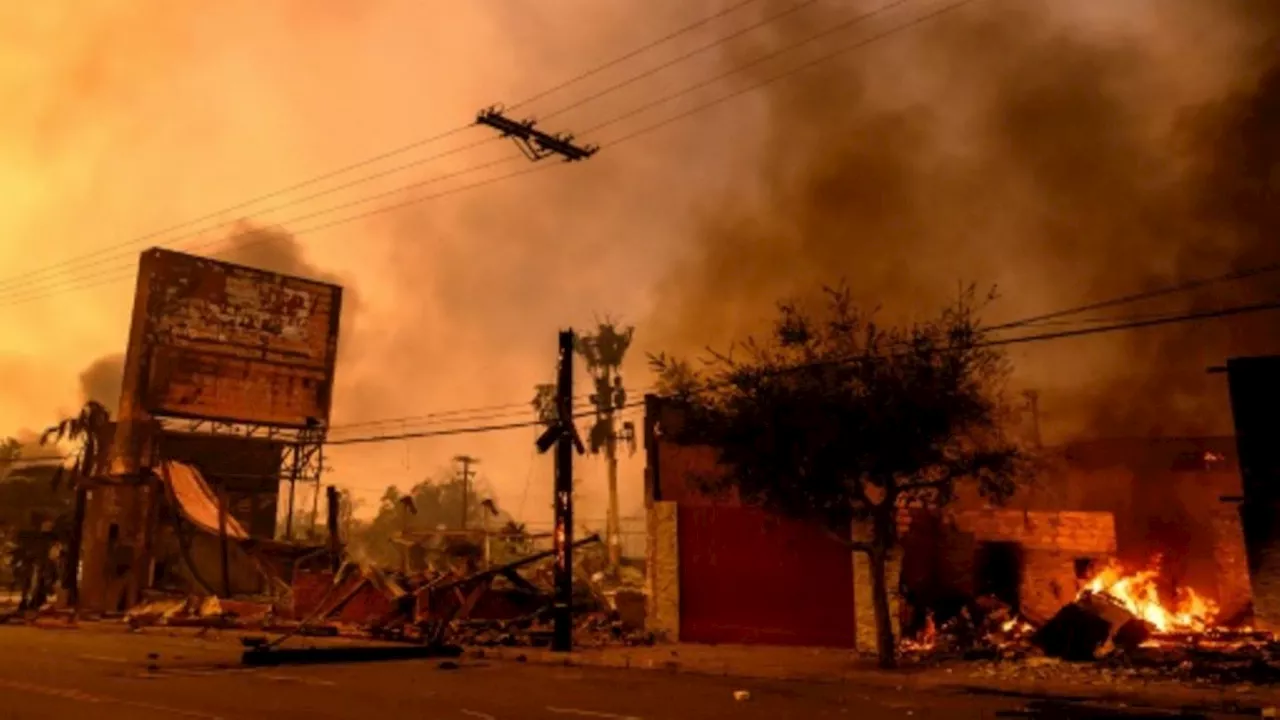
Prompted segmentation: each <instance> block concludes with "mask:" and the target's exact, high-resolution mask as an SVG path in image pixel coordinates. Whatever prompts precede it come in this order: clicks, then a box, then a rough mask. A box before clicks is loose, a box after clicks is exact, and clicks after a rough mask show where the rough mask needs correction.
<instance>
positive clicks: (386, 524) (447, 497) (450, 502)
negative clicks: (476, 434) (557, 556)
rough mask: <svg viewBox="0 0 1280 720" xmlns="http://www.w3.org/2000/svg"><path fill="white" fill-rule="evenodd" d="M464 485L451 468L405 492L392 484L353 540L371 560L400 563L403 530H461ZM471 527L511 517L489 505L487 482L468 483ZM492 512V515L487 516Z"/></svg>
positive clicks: (497, 524)
mask: <svg viewBox="0 0 1280 720" xmlns="http://www.w3.org/2000/svg"><path fill="white" fill-rule="evenodd" d="M463 488H464V485H463V483H462V481H461V480H460V479H459V478H458V476H457V474H456V473H455V472H454V471H453V470H452V469H451V468H446V469H442V470H441V471H439V472H438V473H436V474H435V476H434V477H432V478H428V479H427V480H424V481H422V482H420V483H418V484H417V485H414V486H413V487H412V488H411V489H410V490H409V492H407V493H401V492H400V490H399V489H397V488H396V487H394V486H391V487H388V488H387V490H386V491H385V492H384V493H383V495H382V499H381V500H380V501H379V503H378V512H377V514H376V515H375V516H374V518H373V520H371V521H370V522H368V523H360V524H358V525H357V526H356V527H355V528H354V529H353V530H352V532H351V534H350V536H349V537H350V542H351V544H352V545H354V546H355V547H356V548H357V550H358V552H359V553H361V554H363V556H364V557H366V558H367V559H368V560H371V561H373V562H375V563H377V564H380V565H384V566H387V567H396V566H398V565H399V563H400V557H399V553H398V551H397V549H396V547H395V545H394V544H393V542H392V538H394V537H395V536H396V535H397V534H398V533H400V532H402V531H406V530H407V531H409V532H426V531H431V530H436V529H438V528H440V527H441V526H444V528H445V529H449V530H456V529H459V527H460V523H461V515H462V498H463V495H462V493H463ZM466 492H467V496H468V501H467V515H468V517H467V526H468V527H471V528H479V527H483V526H484V524H485V522H488V523H489V527H491V528H493V529H495V530H499V529H500V528H502V527H503V526H504V525H506V524H507V523H508V522H509V521H510V517H508V516H507V515H505V514H504V513H501V512H499V513H498V515H497V516H496V517H495V516H493V514H492V511H491V510H490V509H489V508H488V507H487V506H486V505H487V504H488V505H492V501H490V500H489V499H488V498H487V497H486V492H485V491H484V489H483V483H468V484H467V485H466ZM486 515H488V516H489V517H487V518H486V517H485V516H486Z"/></svg>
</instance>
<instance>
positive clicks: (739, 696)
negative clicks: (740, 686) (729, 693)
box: [733, 690, 751, 702]
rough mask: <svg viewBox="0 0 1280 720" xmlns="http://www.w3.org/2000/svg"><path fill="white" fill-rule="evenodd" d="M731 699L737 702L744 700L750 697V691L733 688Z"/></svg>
mask: <svg viewBox="0 0 1280 720" xmlns="http://www.w3.org/2000/svg"><path fill="white" fill-rule="evenodd" d="M733 699H734V700H737V701H738V702H746V701H748V700H750V699H751V693H749V692H747V691H746V690H735V691H733Z"/></svg>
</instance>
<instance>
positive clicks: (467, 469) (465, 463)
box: [453, 455, 480, 530]
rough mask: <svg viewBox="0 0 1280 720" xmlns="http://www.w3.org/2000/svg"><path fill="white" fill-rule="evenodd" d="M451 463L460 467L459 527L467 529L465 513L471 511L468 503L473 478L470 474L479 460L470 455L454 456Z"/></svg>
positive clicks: (473, 474)
mask: <svg viewBox="0 0 1280 720" xmlns="http://www.w3.org/2000/svg"><path fill="white" fill-rule="evenodd" d="M453 461H454V462H456V463H459V464H461V465H462V470H461V472H460V473H459V477H460V478H461V479H462V524H461V525H459V526H458V527H460V528H461V529H463V530H466V529H467V512H468V511H469V510H470V509H471V508H470V507H468V504H469V503H468V501H469V500H470V497H471V478H472V477H474V476H475V473H474V472H472V470H471V466H472V465H479V464H480V459H479V458H473V457H471V456H470V455H455V456H454V457H453Z"/></svg>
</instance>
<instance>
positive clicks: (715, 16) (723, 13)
mask: <svg viewBox="0 0 1280 720" xmlns="http://www.w3.org/2000/svg"><path fill="white" fill-rule="evenodd" d="M756 2H759V0H742V1H741V2H738V3H735V4H733V5H730V6H729V7H727V8H725V9H723V10H721V11H719V12H717V13H714V14H712V15H709V16H707V17H705V18H702V19H701V20H697V21H695V22H693V23H690V24H688V25H685V26H684V27H681V28H678V29H676V30H674V31H672V32H670V33H667V34H666V35H663V36H662V37H660V38H658V39H656V40H653V41H651V42H649V43H646V44H645V45H641V46H640V47H638V48H636V49H635V50H632V51H630V52H627V53H624V54H622V55H619V56H618V57H615V58H614V59H612V60H610V61H608V62H606V63H604V64H603V65H598V66H596V67H595V68H593V69H591V70H588V71H586V72H584V73H582V74H580V75H575V76H574V77H571V78H569V79H568V80H565V81H563V82H561V83H559V84H558V85H555V86H553V87H550V88H547V89H546V90H543V91H541V92H538V93H535V94H533V95H531V96H529V97H527V98H525V99H523V100H521V101H520V102H518V103H516V104H514V105H512V106H511V108H510V109H512V110H514V109H516V108H518V107H523V106H525V105H528V104H529V103H531V102H534V101H535V100H541V99H542V98H544V97H546V96H548V95H550V94H552V93H554V92H557V91H559V90H563V89H564V88H566V87H568V86H570V85H573V84H575V83H578V82H581V81H583V80H586V79H587V78H589V77H592V76H594V75H598V74H599V73H601V72H603V71H605V70H608V69H609V68H611V67H614V66H615V65H618V64H619V63H622V62H625V61H627V60H630V59H631V58H633V57H636V56H637V55H640V54H642V53H644V52H645V51H647V50H652V49H653V48H655V47H657V46H658V45H661V44H662V43H664V42H668V41H670V40H674V39H676V38H677V37H680V36H681V35H684V34H685V33H687V32H689V31H690V30H693V29H695V28H698V27H702V26H703V25H706V24H707V23H710V22H712V21H713V20H718V19H720V18H722V17H724V16H726V15H729V14H730V13H732V12H734V11H736V10H739V9H741V8H744V7H746V6H747V5H751V4H754V3H756Z"/></svg>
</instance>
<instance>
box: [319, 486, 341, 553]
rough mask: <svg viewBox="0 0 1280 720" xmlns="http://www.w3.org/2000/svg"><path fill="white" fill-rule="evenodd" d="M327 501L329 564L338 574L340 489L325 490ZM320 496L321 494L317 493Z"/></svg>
mask: <svg viewBox="0 0 1280 720" xmlns="http://www.w3.org/2000/svg"><path fill="white" fill-rule="evenodd" d="M325 490H326V495H327V497H326V499H327V500H328V501H329V505H328V508H327V510H328V511H329V512H328V518H327V519H328V525H329V563H330V565H331V566H332V569H333V571H334V572H337V570H338V565H339V564H340V563H339V558H341V556H342V535H341V529H340V527H339V517H340V515H341V509H342V507H341V500H340V498H339V496H338V488H336V487H334V486H333V485H330V486H329V487H327V488H325ZM316 494H317V495H319V493H316Z"/></svg>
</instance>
